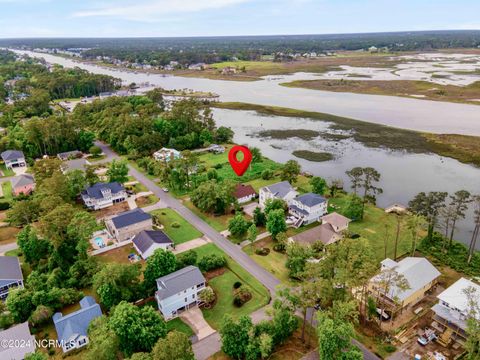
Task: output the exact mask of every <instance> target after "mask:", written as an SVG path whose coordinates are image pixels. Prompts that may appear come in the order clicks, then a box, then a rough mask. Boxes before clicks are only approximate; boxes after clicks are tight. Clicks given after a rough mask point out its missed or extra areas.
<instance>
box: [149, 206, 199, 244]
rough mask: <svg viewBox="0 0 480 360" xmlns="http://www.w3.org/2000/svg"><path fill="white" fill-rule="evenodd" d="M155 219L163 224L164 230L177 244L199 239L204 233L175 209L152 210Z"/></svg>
mask: <svg viewBox="0 0 480 360" xmlns="http://www.w3.org/2000/svg"><path fill="white" fill-rule="evenodd" d="M151 214H152V216H153V217H154V221H155V222H156V223H158V224H161V225H163V227H164V228H163V231H164V232H165V233H166V234H167V235H168V236H169V237H170V239H172V241H173V243H174V244H175V245H178V244H182V243H184V242H187V241H190V240H193V239H197V238H199V237H201V236H202V233H201V232H200V231H198V230H197V229H195V228H194V227H193V226H192V225H191V224H190V223H189V222H188V221H186V220H185V219H184V218H182V217H181V216H180V215H179V214H178V213H177V212H176V211H175V210H172V209H159V210H154V211H152V213H151Z"/></svg>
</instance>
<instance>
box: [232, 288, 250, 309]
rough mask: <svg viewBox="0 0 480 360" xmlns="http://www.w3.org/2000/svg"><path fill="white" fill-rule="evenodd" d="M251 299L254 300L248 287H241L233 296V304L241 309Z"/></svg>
mask: <svg viewBox="0 0 480 360" xmlns="http://www.w3.org/2000/svg"><path fill="white" fill-rule="evenodd" d="M251 298H252V293H251V291H250V289H248V287H246V286H241V287H239V288H238V289H237V290H235V293H234V296H233V304H234V305H235V306H236V307H241V306H243V304H245V303H246V302H247V301H249V300H250V299H251Z"/></svg>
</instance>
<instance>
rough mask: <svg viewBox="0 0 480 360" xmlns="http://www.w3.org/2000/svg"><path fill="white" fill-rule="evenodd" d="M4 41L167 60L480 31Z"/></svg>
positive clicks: (425, 46) (476, 41) (425, 44)
mask: <svg viewBox="0 0 480 360" xmlns="http://www.w3.org/2000/svg"><path fill="white" fill-rule="evenodd" d="M0 46H10V47H24V48H30V49H33V48H57V49H63V50H66V49H72V48H75V49H85V50H84V51H82V56H83V57H85V58H87V59H90V58H95V57H97V56H109V57H113V58H116V59H119V60H127V61H129V62H138V63H148V64H152V65H165V64H167V63H168V62H169V61H172V60H175V61H179V62H181V63H195V62H205V63H213V62H218V61H224V60H231V59H232V58H233V57H236V58H238V59H240V60H256V59H259V58H260V56H261V55H265V54H272V53H276V52H300V53H303V52H312V51H313V52H325V51H329V50H330V51H331V50H359V49H366V48H368V47H370V46H376V47H388V48H389V49H391V50H393V51H411V50H432V49H439V48H472V47H478V46H480V31H473V30H462V31H460V30H459V31H418V32H395V33H368V34H329V35H288V36H287V35H275V36H232V37H196V38H119V39H112V38H110V39H109V38H102V39H81V38H78V39H3V40H0Z"/></svg>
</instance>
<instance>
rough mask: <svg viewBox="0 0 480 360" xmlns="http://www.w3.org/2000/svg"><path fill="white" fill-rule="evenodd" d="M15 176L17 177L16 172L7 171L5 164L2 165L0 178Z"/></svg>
mask: <svg viewBox="0 0 480 360" xmlns="http://www.w3.org/2000/svg"><path fill="white" fill-rule="evenodd" d="M13 175H15V172H14V171H13V170H12V169H7V167H6V166H5V164H1V165H0V177H3V176H13Z"/></svg>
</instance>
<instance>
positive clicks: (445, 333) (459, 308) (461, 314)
mask: <svg viewBox="0 0 480 360" xmlns="http://www.w3.org/2000/svg"><path fill="white" fill-rule="evenodd" d="M466 291H472V298H473V299H475V298H476V301H477V304H480V285H478V284H477V283H474V282H473V281H471V280H468V279H465V278H460V279H459V280H457V281H456V282H455V283H454V284H453V285H451V286H450V287H448V288H447V289H445V290H444V291H443V292H442V293H440V294H439V295H438V296H437V298H438V303H436V304H435V305H434V306H433V307H432V311H433V317H432V319H433V322H432V327H433V328H434V329H435V330H437V331H438V332H439V335H438V338H437V342H439V343H440V344H442V345H444V346H448V345H449V344H450V343H451V342H453V341H454V342H457V343H460V344H464V343H465V341H466V340H467V333H466V329H467V320H468V318H469V316H471V313H470V309H469V298H468V297H467V294H466ZM476 316H477V319H478V320H480V314H476Z"/></svg>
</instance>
